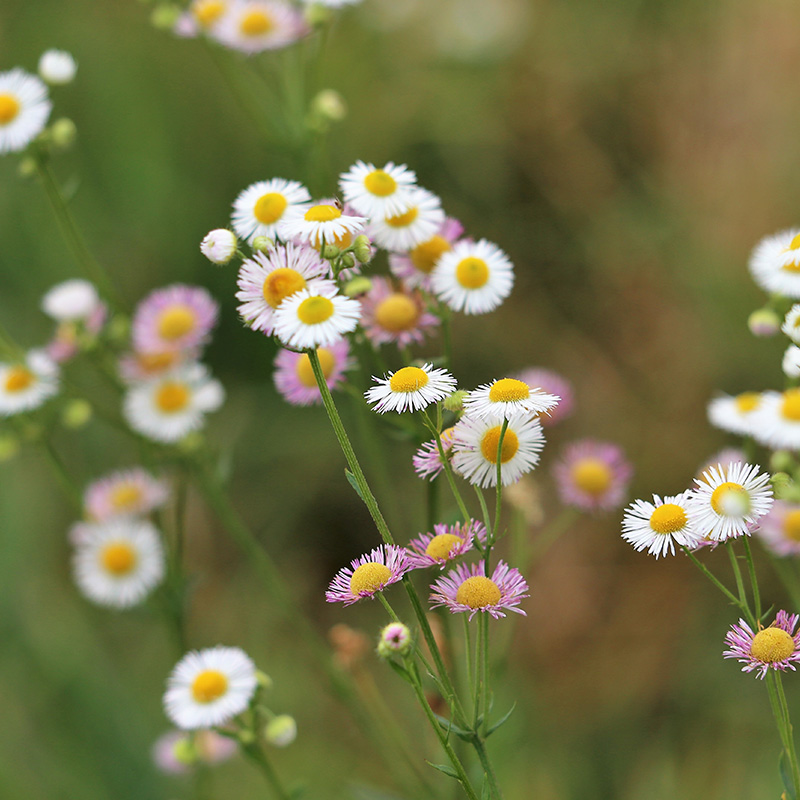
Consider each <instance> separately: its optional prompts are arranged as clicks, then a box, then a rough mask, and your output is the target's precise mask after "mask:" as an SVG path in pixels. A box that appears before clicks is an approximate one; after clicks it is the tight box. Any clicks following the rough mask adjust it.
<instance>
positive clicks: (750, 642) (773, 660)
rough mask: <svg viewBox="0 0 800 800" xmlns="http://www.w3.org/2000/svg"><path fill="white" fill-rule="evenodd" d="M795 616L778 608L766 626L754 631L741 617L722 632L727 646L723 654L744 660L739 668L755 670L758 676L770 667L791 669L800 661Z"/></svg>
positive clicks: (743, 670) (748, 670) (799, 636)
mask: <svg viewBox="0 0 800 800" xmlns="http://www.w3.org/2000/svg"><path fill="white" fill-rule="evenodd" d="M798 619H800V617H799V616H798V615H797V614H789V613H787V612H786V611H779V612H778V613H777V615H776V616H775V621H774V622H773V623H772V624H771V625H770V626H769V627H768V628H760V629H759V630H758V631H757V632H756V633H754V632H753V629H752V628H751V627H750V626H749V625H748V624H747V623H746V622H745V621H744V620H743V619H740V620H739V624H738V625H731V629H730V630H729V631H728V632H727V633H726V634H725V644H727V645H728V647H729V648H730V649H728V650H725V651H724V652H723V653H722V657H723V658H735V659H737V660H738V661H739V662H740V663H742V664H744V666H743V667H742V672H755V673H756V677H758V678H761V680H763V679H764V677H765V676H766V674H767V672H768V670H770V669H773V670H780V671H781V672H786V670H787V669H790V670H792V671H794V670H796V669H797V668H796V667H795V664H796V663H797V662H798V661H800V632H798V633H795V628H796V627H797V621H798Z"/></svg>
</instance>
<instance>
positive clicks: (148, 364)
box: [117, 349, 200, 385]
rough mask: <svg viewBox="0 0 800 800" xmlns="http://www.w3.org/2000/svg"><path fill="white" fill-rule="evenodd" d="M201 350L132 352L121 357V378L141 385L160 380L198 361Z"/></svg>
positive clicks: (128, 382) (118, 365)
mask: <svg viewBox="0 0 800 800" xmlns="http://www.w3.org/2000/svg"><path fill="white" fill-rule="evenodd" d="M199 354H200V353H199V350H196V349H193V350H172V351H169V350H166V351H164V352H160V353H137V352H136V351H132V352H130V353H125V354H124V355H123V356H121V357H120V359H119V363H118V364H117V369H118V370H119V375H120V378H122V380H123V381H125V383H127V384H129V385H130V384H133V383H141V382H142V381H148V380H150V379H152V378H158V377H160V376H161V375H165V374H166V373H167V372H171V371H172V370H173V369H176V368H177V367H180V366H181V364H185V363H189V362H192V361H196V360H197V358H198V356H199Z"/></svg>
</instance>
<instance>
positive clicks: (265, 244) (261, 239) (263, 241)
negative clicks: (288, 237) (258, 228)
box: [251, 236, 275, 253]
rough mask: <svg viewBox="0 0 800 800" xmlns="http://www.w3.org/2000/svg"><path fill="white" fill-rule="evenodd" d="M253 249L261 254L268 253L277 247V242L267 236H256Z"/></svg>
mask: <svg viewBox="0 0 800 800" xmlns="http://www.w3.org/2000/svg"><path fill="white" fill-rule="evenodd" d="M251 247H252V248H253V250H258V251H259V252H260V253H266V252H267V251H268V250H272V248H273V247H275V242H273V241H272V239H270V238H269V237H267V236H256V238H255V239H253V244H252V245H251Z"/></svg>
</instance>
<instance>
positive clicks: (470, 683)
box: [462, 614, 475, 697]
mask: <svg viewBox="0 0 800 800" xmlns="http://www.w3.org/2000/svg"><path fill="white" fill-rule="evenodd" d="M462 616H463V618H464V653H465V655H466V663H467V687H468V689H469V696H470V697H474V696H475V673H474V672H473V670H472V659H473V657H474V656H473V654H472V635H471V634H470V628H469V617H468V615H467V614H463V615H462Z"/></svg>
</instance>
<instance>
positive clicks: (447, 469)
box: [422, 409, 470, 522]
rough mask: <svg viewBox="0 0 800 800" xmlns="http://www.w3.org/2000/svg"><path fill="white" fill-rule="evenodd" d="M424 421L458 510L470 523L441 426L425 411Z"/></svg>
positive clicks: (423, 413)
mask: <svg viewBox="0 0 800 800" xmlns="http://www.w3.org/2000/svg"><path fill="white" fill-rule="evenodd" d="M422 419H423V421H424V422H425V427H426V428H427V429H428V430H429V431H430V432H431V433H432V434H433V437H434V439H435V440H436V449H437V450H438V451H439V460H440V461H441V462H442V469H443V470H444V474H445V476H446V477H447V483H448V484H449V485H450V491H451V492H452V493H453V497H454V498H455V501H456V503H457V504H458V510H459V511H460V512H461V516H462V517H463V519H464V522H469V520H470V513H469V511H468V510H467V506H466V505H465V504H464V499H463V498H462V497H461V492H460V491H459V490H458V485H457V484H456V479H455V476H454V474H453V467H452V465H451V464H450V459H449V458H448V457H447V455H446V454H445V452H444V445H443V444H442V435H441V433H440V432H439V426H438V425H434V424H433V420H431V418H430V416H429V415H428V412H427V411H426V410H424V409H423V411H422Z"/></svg>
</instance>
